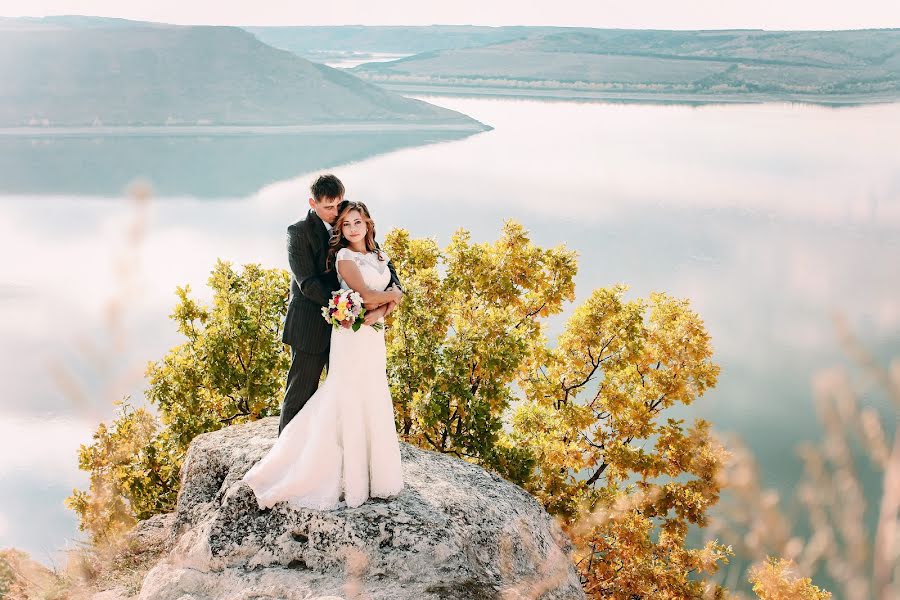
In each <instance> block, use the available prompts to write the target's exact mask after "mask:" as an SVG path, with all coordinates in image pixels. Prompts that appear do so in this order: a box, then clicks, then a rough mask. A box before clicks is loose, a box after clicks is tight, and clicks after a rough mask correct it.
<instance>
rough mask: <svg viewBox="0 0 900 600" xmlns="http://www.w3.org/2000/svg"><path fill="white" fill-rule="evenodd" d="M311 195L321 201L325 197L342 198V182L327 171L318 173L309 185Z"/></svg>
mask: <svg viewBox="0 0 900 600" xmlns="http://www.w3.org/2000/svg"><path fill="white" fill-rule="evenodd" d="M309 191H310V192H311V193H312V197H313V199H314V200H315V201H316V202H321V201H322V200H323V199H325V198H343V197H344V184H343V183H341V180H340V179H338V178H337V177H335V176H334V175H332V174H331V173H328V174H327V175H319V177H318V178H317V179H316V180H315V181H314V182H313V184H312V185H311V186H310V187H309Z"/></svg>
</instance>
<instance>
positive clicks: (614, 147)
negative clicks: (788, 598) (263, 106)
mask: <svg viewBox="0 0 900 600" xmlns="http://www.w3.org/2000/svg"><path fill="white" fill-rule="evenodd" d="M426 99H427V100H428V101H431V102H434V103H436V104H440V105H442V106H446V107H449V108H452V109H455V110H459V111H461V112H464V113H466V114H468V115H470V116H472V117H474V118H476V119H478V120H480V121H482V122H484V123H487V124H489V125H491V126H493V127H494V128H495V129H494V130H493V131H489V132H485V133H481V134H477V135H474V136H471V137H466V138H464V139H455V140H449V141H448V140H445V139H398V138H396V137H391V138H386V139H385V140H383V143H382V142H381V141H373V140H372V138H359V139H358V140H355V139H353V138H352V137H350V138H346V137H342V138H340V139H334V140H331V139H327V138H326V139H322V138H321V137H320V138H316V139H312V138H310V139H308V140H304V139H292V140H286V139H280V140H275V141H267V140H264V139H259V138H252V137H251V138H246V139H244V140H241V139H229V140H218V139H215V138H211V139H204V140H202V141H198V140H174V141H173V140H168V141H165V140H163V141H160V140H148V139H146V138H143V139H142V138H135V139H133V140H121V139H117V140H114V141H110V140H88V141H84V140H82V141H80V142H77V141H76V142H73V141H71V140H69V141H65V142H63V141H58V142H56V145H54V142H52V141H50V142H47V141H40V142H29V141H27V140H18V139H8V138H7V139H3V140H0V159H2V160H0V172H3V173H4V177H3V178H0V179H2V180H0V255H2V256H3V259H2V261H0V306H2V316H0V377H2V381H3V382H4V383H5V384H6V385H5V386H4V387H5V390H4V391H5V393H4V395H3V397H2V400H0V547H5V546H10V545H14V546H17V547H21V548H23V549H26V550H28V551H30V552H32V553H34V554H35V555H36V556H37V557H38V558H39V559H42V560H48V559H49V558H50V557H51V556H52V554H53V553H54V552H55V551H56V550H57V549H59V548H60V547H62V546H63V545H64V544H65V543H66V539H71V538H74V537H75V536H76V533H77V532H76V520H75V518H74V516H73V515H72V514H71V513H70V512H69V511H68V510H67V509H65V508H64V507H63V506H62V500H63V498H64V497H65V496H67V495H68V494H70V493H71V489H72V488H73V487H84V486H86V478H85V476H84V474H83V473H80V472H79V471H78V470H77V458H76V449H77V446H78V444H79V443H85V442H88V441H89V439H90V434H91V432H92V431H93V429H94V428H95V427H96V424H97V423H98V422H99V421H100V420H102V419H107V418H109V417H110V416H111V414H112V412H113V409H112V400H113V399H115V398H118V397H121V396H123V395H125V394H131V395H132V396H133V397H135V398H138V399H139V398H140V394H141V391H142V389H143V380H142V374H143V367H144V365H145V364H146V362H147V361H149V360H154V359H157V358H159V357H161V356H162V355H163V353H164V352H165V351H166V349H167V348H169V347H170V346H172V345H173V344H175V343H177V342H179V341H180V340H179V339H178V337H177V335H176V333H175V331H174V328H173V326H172V324H171V323H170V321H169V320H168V318H167V315H168V314H169V313H170V310H171V308H172V306H173V304H174V301H175V295H174V290H175V286H176V285H183V284H185V283H190V284H191V286H192V288H193V289H194V290H195V291H196V292H197V295H199V296H201V297H207V296H208V292H207V291H206V289H205V281H206V278H207V276H208V273H209V271H210V269H211V268H212V266H213V264H214V262H215V260H216V258H222V259H227V260H231V261H234V262H236V263H239V264H240V263H247V262H260V263H263V264H264V265H267V266H273V267H274V266H279V267H286V266H287V265H286V256H285V248H284V230H285V226H286V225H287V224H289V223H290V222H293V221H294V220H296V219H298V218H299V217H301V216H302V215H303V214H304V212H305V208H304V207H305V206H306V198H307V187H308V185H309V182H310V180H311V178H312V177H313V174H312V172H314V171H316V170H320V169H325V168H331V167H334V171H335V172H336V173H337V174H338V175H339V176H340V177H341V178H342V179H343V181H344V182H345V183H346V184H347V187H348V197H350V198H353V199H357V200H363V201H365V202H366V203H368V205H369V206H370V207H371V208H372V210H373V216H374V218H375V220H376V222H377V224H378V230H379V232H381V235H382V236H383V233H384V232H386V231H387V230H389V229H390V228H392V227H405V228H407V229H409V230H410V231H411V232H412V234H413V235H415V236H434V237H435V238H437V239H438V241H439V242H441V243H442V244H445V243H446V242H447V241H448V240H449V238H450V235H451V234H452V233H453V231H454V230H455V229H457V228H459V227H464V228H466V229H469V230H470V231H472V233H473V237H474V239H476V240H479V241H486V240H492V239H494V238H495V237H496V235H497V233H498V231H499V229H500V227H501V225H502V223H503V220H504V219H507V218H515V219H518V220H519V221H521V222H522V223H524V224H525V226H526V227H528V228H529V229H530V230H531V232H532V237H533V240H534V241H535V242H537V243H539V244H542V245H555V244H558V243H565V244H566V245H567V246H569V247H570V248H573V249H575V250H577V251H578V253H579V273H578V277H577V295H578V301H581V300H583V299H584V298H586V297H587V296H588V295H589V294H590V292H591V290H593V289H594V288H597V287H601V286H608V285H612V284H614V283H616V282H624V283H627V284H629V285H630V292H629V294H630V295H631V296H645V295H647V294H648V293H649V292H651V291H656V290H658V291H665V292H668V293H670V294H673V295H675V296H679V297H686V298H689V299H690V300H691V303H692V307H693V308H694V309H695V310H697V311H698V312H699V313H700V315H701V316H702V317H703V318H704V319H705V322H706V325H707V327H708V329H709V331H710V333H711V335H712V340H713V344H714V347H715V352H716V355H715V356H716V360H717V361H718V363H719V364H720V365H721V366H722V374H721V377H720V381H719V385H718V387H717V388H716V389H715V390H713V391H712V392H710V393H708V394H707V395H706V396H705V397H704V398H703V399H701V400H700V401H699V402H698V403H696V404H695V405H694V406H692V407H691V408H690V409H688V410H684V411H682V412H681V413H679V414H681V415H686V416H693V415H702V416H704V417H705V418H707V419H709V420H711V421H712V422H713V423H714V424H715V425H716V427H717V429H719V430H721V431H733V432H737V433H739V434H740V435H741V436H742V437H743V438H744V439H745V440H746V441H747V442H748V443H749V444H750V446H751V447H752V448H753V449H754V451H755V452H756V454H757V456H758V458H759V460H760V461H761V463H762V466H763V469H764V480H765V481H764V483H766V484H767V485H772V486H776V487H778V488H780V489H782V490H784V491H787V490H789V489H790V487H791V485H792V483H793V482H794V481H796V479H797V477H798V476H799V473H800V463H799V461H797V460H796V459H795V458H794V454H793V450H794V447H795V446H796V444H797V443H798V442H799V441H801V440H808V439H817V438H818V434H819V426H818V424H817V422H816V418H815V414H814V410H813V401H812V392H811V381H812V378H813V377H814V375H815V373H816V372H817V371H818V370H819V369H822V368H826V367H829V366H833V365H835V364H841V363H844V362H846V360H845V359H844V357H843V353H842V352H841V350H840V348H839V346H838V343H837V338H836V336H835V333H834V330H833V327H832V325H831V320H830V319H831V315H832V314H833V313H835V312H838V313H841V314H843V315H845V316H846V318H847V319H848V320H849V322H850V323H851V325H852V326H853V327H854V329H855V331H856V332H857V333H858V334H859V335H860V336H861V337H862V339H863V340H864V342H865V343H866V344H867V345H868V347H869V348H870V349H871V350H872V351H873V352H875V354H876V355H877V357H878V358H879V360H881V361H882V362H883V363H885V364H887V362H888V361H889V360H890V359H891V357H895V356H900V277H898V273H900V269H898V265H900V235H898V234H900V105H897V104H893V105H878V106H867V107H859V108H844V109H826V108H819V107H811V106H803V105H788V104H766V105H746V106H704V107H686V106H677V105H676V106H659V105H654V106H642V105H628V104H582V103H566V102H558V103H551V102H537V101H514V100H488V99H466V98H452V99H451V98H426ZM426 142H432V143H430V144H429V145H424V146H420V145H417V144H422V143H426ZM40 144H47V145H43V146H41V145H40ZM348 163H349V164H348ZM142 165H143V166H142ZM146 165H150V167H146ZM145 167H146V168H145ZM151 167H152V168H151ZM6 173H9V174H10V175H8V176H6ZM12 173H15V175H12ZM147 173H152V174H154V178H155V179H156V180H158V184H157V189H159V190H160V191H161V193H160V194H158V195H157V197H155V198H154V200H153V201H152V202H151V203H150V205H149V206H148V207H146V209H145V212H143V213H142V212H141V211H140V210H138V209H136V208H135V205H134V203H133V202H131V201H129V200H127V199H125V198H123V197H121V196H120V194H118V193H117V192H116V190H120V189H121V188H122V186H123V185H124V183H125V182H127V181H128V180H130V178H131V177H132V176H133V175H141V174H147ZM136 220H137V221H136ZM136 222H137V225H138V227H137V229H134V227H135V223H136ZM135 233H137V234H138V235H137V237H135V235H134V234H135ZM572 308H573V306H570V307H569V308H568V310H567V312H566V314H565V315H563V316H561V317H560V318H557V319H554V320H553V321H552V323H551V328H550V329H551V331H550V334H551V337H553V336H555V334H557V333H558V332H559V331H560V330H561V327H562V323H563V321H564V318H565V317H566V316H568V314H569V313H571V310H572ZM111 317H113V318H114V320H113V321H110V318H111ZM115 319H118V320H115ZM110 323H119V326H118V327H114V328H112V329H111V328H110ZM871 401H872V402H873V403H875V405H877V406H879V407H880V408H881V409H882V410H885V411H886V408H885V407H884V405H883V404H881V403H880V399H879V398H877V397H873V398H871Z"/></svg>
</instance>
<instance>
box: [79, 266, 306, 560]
mask: <svg viewBox="0 0 900 600" xmlns="http://www.w3.org/2000/svg"><path fill="white" fill-rule="evenodd" d="M288 277H289V276H288V274H287V272H286V271H284V270H281V269H268V270H267V269H262V268H260V266H259V265H252V264H251V265H245V266H244V269H243V273H238V272H236V271H235V270H234V269H233V268H232V267H231V264H230V263H228V262H223V261H218V262H217V263H216V266H215V268H214V269H213V272H212V275H211V276H210V278H209V280H208V284H209V286H210V288H211V289H212V291H213V300H212V305H211V306H208V307H207V306H203V305H201V304H200V303H199V302H197V301H196V300H194V299H193V298H191V296H190V287H188V286H185V287H184V288H181V287H179V288H177V291H176V293H177V295H178V299H179V302H178V304H177V305H176V306H175V311H174V312H173V314H172V315H171V317H172V319H173V320H175V322H176V323H177V325H178V331H179V332H180V333H181V334H182V335H184V336H185V338H187V339H186V341H185V342H184V343H182V344H179V345H178V346H175V347H174V348H172V349H171V350H170V351H169V352H168V353H167V354H166V356H164V357H163V358H162V360H160V361H158V362H156V363H151V364H150V365H149V367H148V369H147V377H148V379H149V382H150V386H149V389H148V390H147V392H146V398H147V400H149V401H150V403H151V404H152V405H154V406H156V408H157V409H158V417H156V416H154V415H153V414H151V413H150V412H149V411H147V410H146V409H143V408H138V409H132V408H131V407H130V406H128V405H127V404H125V405H124V407H123V409H122V410H121V411H120V412H119V414H118V415H117V417H116V418H115V419H114V420H113V422H112V424H111V425H109V426H107V425H106V424H101V425H100V427H99V428H98V429H97V431H96V432H95V433H94V442H93V444H91V445H90V446H81V448H80V450H79V468H81V469H83V470H85V471H88V472H89V473H90V475H91V477H90V487H89V489H88V490H87V491H82V490H73V493H72V496H71V497H69V498H68V499H67V501H66V502H67V505H68V506H69V507H70V508H72V509H73V510H75V512H77V513H78V516H79V521H80V523H79V526H80V528H81V529H82V530H83V531H88V532H89V533H90V534H91V539H92V542H94V543H95V544H105V543H109V542H110V540H112V539H115V538H116V537H117V536H118V535H119V534H120V533H122V532H123V531H127V530H128V529H130V528H131V526H133V524H134V523H135V521H136V520H140V519H146V518H148V517H150V516H152V515H154V514H158V513H163V512H168V511H171V510H174V508H175V502H176V500H177V498H178V487H179V472H180V469H181V464H182V462H183V461H184V455H185V453H186V452H187V448H188V445H189V444H190V442H191V440H192V439H194V437H195V436H196V435H198V434H200V433H205V432H208V431H215V430H216V429H220V428H222V427H224V426H226V425H229V424H231V423H236V422H245V421H249V420H255V419H259V418H261V417H265V416H269V415H273V414H278V410H279V406H280V403H281V396H282V390H283V385H284V384H283V379H284V373H285V371H287V368H288V366H289V362H290V358H289V356H288V354H287V353H286V352H285V350H284V346H283V345H282V343H281V339H280V335H279V333H280V327H281V321H282V318H283V315H284V313H285V311H286V307H287V290H288V282H289V279H288Z"/></svg>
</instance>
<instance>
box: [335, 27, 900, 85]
mask: <svg viewBox="0 0 900 600" xmlns="http://www.w3.org/2000/svg"><path fill="white" fill-rule="evenodd" d="M352 72H353V73H355V74H357V75H359V76H361V77H363V78H365V79H367V80H369V81H372V82H377V83H379V84H382V85H385V86H387V87H392V86H397V87H398V88H402V89H405V90H409V89H410V88H413V89H419V88H421V89H439V88H441V87H455V88H484V87H491V88H494V89H497V90H501V91H502V90H504V89H506V90H509V91H510V92H516V91H518V92H522V91H525V92H527V91H533V92H535V93H538V94H540V93H541V92H546V91H548V90H557V91H559V90H562V91H566V90H568V91H571V92H573V93H597V94H607V95H608V94H628V93H641V94H645V95H653V94H659V95H665V94H676V95H683V96H694V97H699V98H703V97H715V96H720V95H729V94H730V95H735V96H738V97H740V96H747V97H751V96H757V97H761V98H785V99H790V98H800V99H803V98H808V99H812V100H816V99H817V98H820V97H826V96H827V97H829V98H833V99H837V100H840V99H841V98H842V97H846V98H849V99H854V100H859V99H861V100H865V99H866V98H867V97H871V98H873V99H880V100H881V99H900V30H898V29H883V30H860V31H825V32H813V31H809V32H806V31H803V32H800V31H795V32H776V31H760V30H734V31H648V30H602V29H563V30H559V29H557V30H556V31H553V32H536V34H535V35H527V36H526V37H524V38H522V39H517V40H512V41H506V42H500V43H494V44H489V45H485V46H481V47H475V48H457V49H447V50H435V51H430V52H424V53H421V54H418V55H415V56H410V57H407V58H404V59H400V60H396V61H392V62H382V63H368V64H364V65H361V66H359V67H357V68H355V69H353V71H352Z"/></svg>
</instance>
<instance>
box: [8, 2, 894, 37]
mask: <svg viewBox="0 0 900 600" xmlns="http://www.w3.org/2000/svg"><path fill="white" fill-rule="evenodd" d="M59 14H80V15H100V16H109V17H122V18H128V19H136V20H145V21H159V22H166V23H177V24H207V25H430V24H472V25H559V26H578V27H601V28H635V29H734V28H753V29H769V30H774V29H781V30H788V29H806V30H809V29H862V28H886V27H890V28H898V27H900V0H855V1H853V2H847V1H846V0H756V1H754V2H750V1H749V0H682V1H679V2H673V1H672V0H630V1H627V2H624V1H622V0H615V1H612V0H554V1H553V2H541V3H528V2H523V1H522V0H489V1H485V0H454V1H453V2H440V3H432V2H422V0H391V1H389V2H385V1H381V2H373V1H372V0H340V1H339V2H329V1H322V2H318V3H316V2H310V1H309V0H306V1H304V2H291V1H285V0H254V1H253V2H222V1H221V0H128V1H126V2H123V1H122V0H0V16H7V17H14V16H45V15H59Z"/></svg>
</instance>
